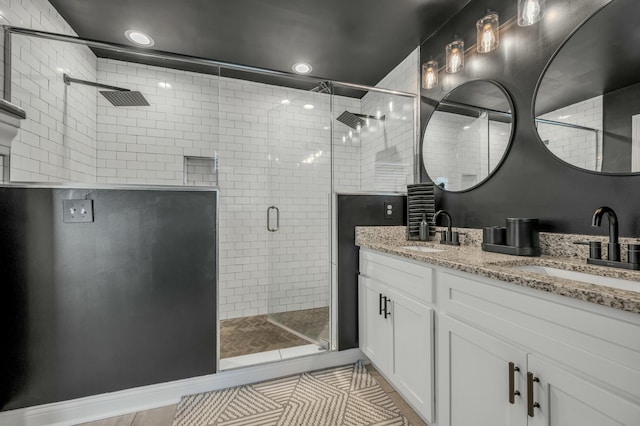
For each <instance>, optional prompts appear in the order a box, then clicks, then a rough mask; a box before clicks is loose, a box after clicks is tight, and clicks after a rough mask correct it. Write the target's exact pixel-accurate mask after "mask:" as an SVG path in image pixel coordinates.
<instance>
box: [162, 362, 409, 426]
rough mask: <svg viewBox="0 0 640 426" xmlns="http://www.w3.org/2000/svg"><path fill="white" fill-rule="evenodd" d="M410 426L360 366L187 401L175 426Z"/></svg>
mask: <svg viewBox="0 0 640 426" xmlns="http://www.w3.org/2000/svg"><path fill="white" fill-rule="evenodd" d="M307 425H308V426H369V425H371V426H374V425H375V426H396V425H397V426H409V421H408V420H407V419H406V418H405V417H404V416H403V415H402V414H401V413H400V410H399V409H398V407H396V405H395V404H394V403H393V401H392V400H391V399H390V398H389V396H388V395H387V394H386V393H385V392H384V391H383V390H382V388H381V387H380V386H378V384H377V383H376V381H375V380H374V378H373V377H372V376H371V375H370V374H369V373H368V372H367V370H366V369H365V368H364V365H362V363H361V362H357V363H356V364H353V365H347V366H343V367H337V368H331V369H328V370H319V371H313V372H307V373H303V374H298V375H295V376H289V377H284V378H280V379H275V380H270V381H266V382H261V383H255V384H251V385H245V386H239V387H235V388H229V389H223V390H219V391H214V392H207V393H201V394H196V395H189V396H185V397H183V398H182V399H181V400H180V403H179V404H178V408H177V410H176V415H175V418H174V420H173V426H307Z"/></svg>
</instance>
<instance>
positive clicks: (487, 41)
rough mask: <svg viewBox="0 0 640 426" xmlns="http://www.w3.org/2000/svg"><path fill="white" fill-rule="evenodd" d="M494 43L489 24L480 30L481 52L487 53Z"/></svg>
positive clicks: (494, 39) (494, 38)
mask: <svg viewBox="0 0 640 426" xmlns="http://www.w3.org/2000/svg"><path fill="white" fill-rule="evenodd" d="M495 42H496V37H495V35H494V34H493V28H492V27H491V24H486V25H485V26H484V28H483V30H482V50H483V51H484V52H489V51H491V50H492V48H493V46H494V44H495Z"/></svg>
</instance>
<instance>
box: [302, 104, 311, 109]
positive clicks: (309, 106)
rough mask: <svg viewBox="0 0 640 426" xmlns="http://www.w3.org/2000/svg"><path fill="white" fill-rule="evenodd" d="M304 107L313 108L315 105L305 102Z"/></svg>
mask: <svg viewBox="0 0 640 426" xmlns="http://www.w3.org/2000/svg"><path fill="white" fill-rule="evenodd" d="M302 108H304V109H313V105H311V104H305V105H304V106H303V107H302Z"/></svg>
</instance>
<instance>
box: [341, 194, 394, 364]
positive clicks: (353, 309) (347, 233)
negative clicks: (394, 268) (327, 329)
mask: <svg viewBox="0 0 640 426" xmlns="http://www.w3.org/2000/svg"><path fill="white" fill-rule="evenodd" d="M385 202H388V203H389V204H392V205H393V210H394V211H395V212H396V213H395V215H394V217H393V218H385V216H384V208H383V207H384V205H385ZM406 206H407V197H406V196H405V195H400V194H397V195H374V194H371V195H369V194H366V195H365V194H362V195H352V194H340V195H338V196H337V215H338V216H337V228H338V229H337V249H338V253H337V263H338V264H337V268H338V274H337V276H338V306H337V309H338V349H339V350H341V351H342V350H345V349H351V348H357V347H358V272H359V265H360V262H359V249H358V247H357V246H356V234H355V232H356V226H403V225H406V224H407V213H406Z"/></svg>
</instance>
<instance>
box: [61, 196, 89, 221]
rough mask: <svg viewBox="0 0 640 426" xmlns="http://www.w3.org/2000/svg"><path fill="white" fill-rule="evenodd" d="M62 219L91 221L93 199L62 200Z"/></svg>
mask: <svg viewBox="0 0 640 426" xmlns="http://www.w3.org/2000/svg"><path fill="white" fill-rule="evenodd" d="M62 221H63V222H65V223H83V222H93V200H63V201H62Z"/></svg>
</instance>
